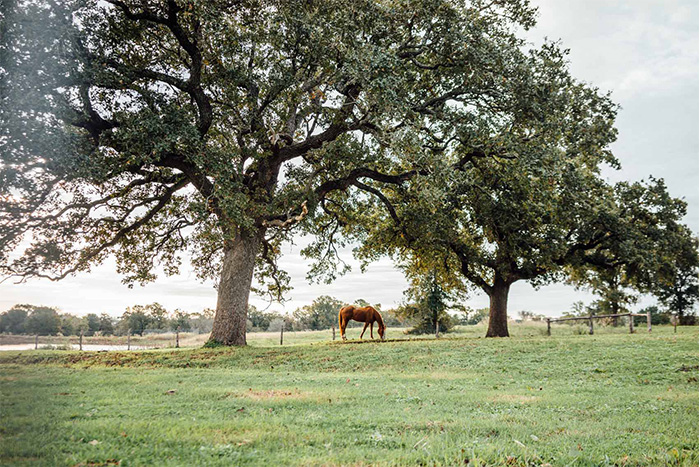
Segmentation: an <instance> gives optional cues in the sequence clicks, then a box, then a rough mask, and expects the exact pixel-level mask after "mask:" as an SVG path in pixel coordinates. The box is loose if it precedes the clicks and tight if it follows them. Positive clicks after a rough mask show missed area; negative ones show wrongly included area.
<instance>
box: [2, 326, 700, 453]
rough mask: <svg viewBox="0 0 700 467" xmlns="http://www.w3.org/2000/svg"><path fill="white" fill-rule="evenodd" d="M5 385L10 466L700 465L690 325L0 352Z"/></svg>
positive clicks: (694, 337)
mask: <svg viewBox="0 0 700 467" xmlns="http://www.w3.org/2000/svg"><path fill="white" fill-rule="evenodd" d="M358 333H359V331H355V332H354V334H352V335H353V336H355V335H356V334H358ZM514 334H516V335H517V332H514ZM0 391H1V393H2V397H1V398H0V415H1V420H0V464H2V465H82V466H87V465H116V464H119V465H159V466H161V465H226V466H230V465H449V466H454V465H470V466H475V465H508V466H518V465H528V466H529V465H534V466H541V465H544V466H547V465H551V466H564V465H573V466H576V465H618V466H623V465H625V466H632V465H698V328H697V327H689V328H680V327H679V328H678V334H676V335H674V334H673V328H670V327H654V332H653V333H652V334H651V335H649V334H647V333H646V332H644V331H643V330H641V329H640V330H638V332H637V333H635V334H633V335H629V334H623V333H611V334H604V333H601V334H596V335H594V336H588V335H574V334H559V335H554V336H552V337H545V336H541V335H531V336H526V335H523V336H522V337H512V338H508V339H483V338H477V337H473V336H472V337H460V338H454V339H450V338H445V339H440V340H434V339H432V340H411V341H389V342H384V343H377V342H374V343H370V342H367V343H353V342H350V343H341V342H318V343H313V344H303V345H293V346H283V347H280V346H275V347H253V346H250V347H247V348H243V349H225V348H219V349H196V350H193V349H181V350H159V351H144V352H107V353H94V352H92V353H91V352H83V353H79V352H67V351H25V352H21V353H18V352H11V353H10V352H3V353H2V354H0Z"/></svg>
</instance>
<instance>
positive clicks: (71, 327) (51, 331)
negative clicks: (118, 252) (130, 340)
mask: <svg viewBox="0 0 700 467" xmlns="http://www.w3.org/2000/svg"><path fill="white" fill-rule="evenodd" d="M213 319H214V311H213V310H211V309H204V310H202V311H201V312H199V313H186V312H184V311H182V310H175V311H173V312H168V311H167V310H166V309H165V307H163V306H162V305H160V304H159V303H152V304H150V305H145V306H142V305H135V306H133V307H128V308H127V309H126V311H125V312H124V313H123V314H122V315H121V316H120V317H113V316H110V315H109V314H107V313H101V314H99V315H98V314H96V313H88V314H87V315H85V316H76V315H73V314H71V313H61V312H60V310H59V309H57V308H54V307H50V306H35V305H29V304H18V305H15V306H13V307H12V308H10V309H9V310H7V311H5V312H4V313H0V334H2V333H5V334H31V335H35V334H38V335H41V336H49V335H52V336H53V335H58V334H62V335H64V336H77V335H79V334H80V333H81V331H82V333H83V335H85V336H95V335H100V336H110V335H118V336H119V335H126V334H127V333H128V332H131V333H132V334H138V335H143V334H144V333H145V332H166V331H174V330H177V329H178V328H179V329H180V330H181V331H195V332H209V331H211V326H212V323H213Z"/></svg>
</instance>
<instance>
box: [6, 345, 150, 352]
mask: <svg viewBox="0 0 700 467" xmlns="http://www.w3.org/2000/svg"><path fill="white" fill-rule="evenodd" d="M48 345H51V344H39V350H43V349H42V347H44V346H48ZM56 345H58V346H60V348H61V349H64V348H65V347H64V346H65V344H56ZM56 345H54V346H56ZM156 348H158V347H152V346H151V347H148V346H140V345H132V346H131V350H146V349H156ZM78 349H80V346H79V345H78V344H72V345H71V350H78ZM7 350H34V344H33V343H29V344H3V345H0V352H2V351H7ZM83 350H85V351H93V352H96V351H107V350H127V346H126V345H104V344H83Z"/></svg>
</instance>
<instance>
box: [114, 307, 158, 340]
mask: <svg viewBox="0 0 700 467" xmlns="http://www.w3.org/2000/svg"><path fill="white" fill-rule="evenodd" d="M150 324H151V317H150V316H149V314H148V312H147V310H146V307H144V306H141V305H135V306H133V307H129V308H127V309H126V311H125V312H124V314H123V315H122V317H121V326H122V327H123V328H125V330H126V332H131V333H132V334H138V335H139V336H143V332H144V331H145V330H146V329H148V327H149V326H150Z"/></svg>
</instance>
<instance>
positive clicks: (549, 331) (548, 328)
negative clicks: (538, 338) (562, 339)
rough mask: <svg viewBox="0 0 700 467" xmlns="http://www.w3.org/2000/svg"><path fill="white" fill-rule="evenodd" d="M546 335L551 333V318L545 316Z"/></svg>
mask: <svg viewBox="0 0 700 467" xmlns="http://www.w3.org/2000/svg"><path fill="white" fill-rule="evenodd" d="M547 335H548V336H551V335H552V320H551V319H549V318H547Z"/></svg>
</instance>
